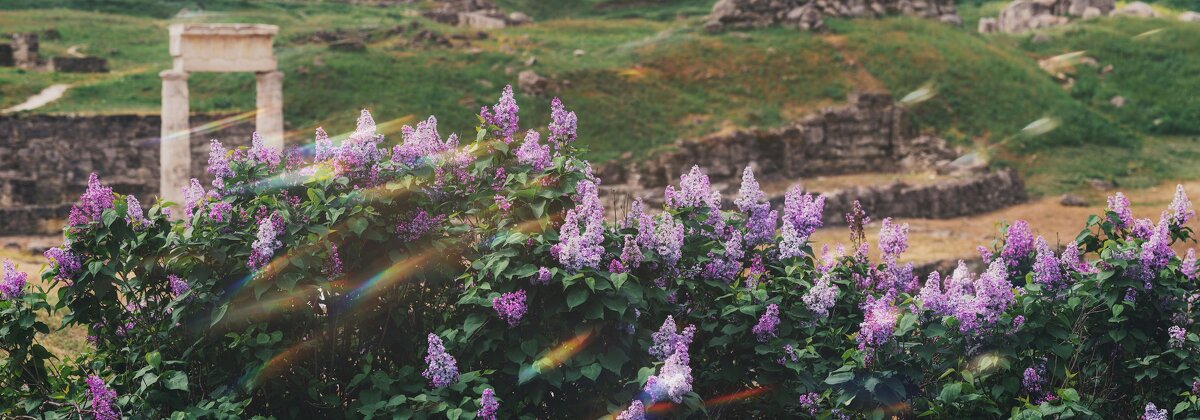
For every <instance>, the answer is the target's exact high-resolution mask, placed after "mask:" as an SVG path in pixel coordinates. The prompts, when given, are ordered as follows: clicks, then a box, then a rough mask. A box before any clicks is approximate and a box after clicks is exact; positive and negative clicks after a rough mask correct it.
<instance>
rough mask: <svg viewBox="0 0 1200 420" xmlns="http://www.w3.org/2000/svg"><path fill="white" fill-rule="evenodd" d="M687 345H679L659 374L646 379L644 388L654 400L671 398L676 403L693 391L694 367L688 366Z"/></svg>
mask: <svg viewBox="0 0 1200 420" xmlns="http://www.w3.org/2000/svg"><path fill="white" fill-rule="evenodd" d="M688 361H689V357H688V351H687V347H685V346H679V348H677V349H676V350H675V352H674V353H672V354H671V355H670V356H669V357H667V360H666V363H665V364H663V366H662V368H660V369H659V371H658V375H654V376H651V377H649V378H648V379H646V386H645V388H644V389H643V390H644V391H645V392H646V393H647V394H648V395H650V398H651V399H653V400H654V401H663V400H666V399H670V400H671V401H673V402H675V403H676V404H678V403H681V402H683V396H684V395H685V394H687V393H689V392H692V368H691V367H690V366H688Z"/></svg>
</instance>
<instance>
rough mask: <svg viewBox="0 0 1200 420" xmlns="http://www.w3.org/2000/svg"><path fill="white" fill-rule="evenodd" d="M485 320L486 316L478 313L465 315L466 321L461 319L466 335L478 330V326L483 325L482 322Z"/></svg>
mask: <svg viewBox="0 0 1200 420" xmlns="http://www.w3.org/2000/svg"><path fill="white" fill-rule="evenodd" d="M486 321H487V316H485V315H483V314H480V313H473V314H470V315H467V319H466V321H463V332H464V333H466V335H467V337H470V336H471V335H472V334H474V333H475V330H478V329H479V327H481V326H483V323H484V322H486Z"/></svg>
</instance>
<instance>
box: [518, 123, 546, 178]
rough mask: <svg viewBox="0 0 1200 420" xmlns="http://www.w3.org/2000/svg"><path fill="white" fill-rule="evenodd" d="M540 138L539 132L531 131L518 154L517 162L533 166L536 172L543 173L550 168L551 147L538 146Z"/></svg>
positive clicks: (526, 134) (519, 148) (526, 135)
mask: <svg viewBox="0 0 1200 420" xmlns="http://www.w3.org/2000/svg"><path fill="white" fill-rule="evenodd" d="M540 136H541V135H540V134H538V132H537V131H533V130H529V132H527V133H525V140H524V141H522V142H521V147H518V148H517V152H516V154H517V162H519V163H521V164H523V165H529V166H532V167H533V171H534V172H541V171H544V170H546V168H549V167H550V145H548V144H538V138H539V137H540Z"/></svg>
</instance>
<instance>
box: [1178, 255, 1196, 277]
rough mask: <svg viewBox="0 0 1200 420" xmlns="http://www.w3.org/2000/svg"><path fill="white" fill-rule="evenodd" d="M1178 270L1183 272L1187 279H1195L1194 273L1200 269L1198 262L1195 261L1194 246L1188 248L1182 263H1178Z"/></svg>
mask: <svg viewBox="0 0 1200 420" xmlns="http://www.w3.org/2000/svg"><path fill="white" fill-rule="evenodd" d="M1179 271H1181V272H1183V276H1184V277H1187V279H1188V280H1191V281H1196V273H1197V271H1200V264H1198V263H1197V261H1196V250H1195V249H1194V248H1190V249H1188V252H1187V256H1186V257H1185V258H1184V259H1183V263H1182V264H1180V267H1179Z"/></svg>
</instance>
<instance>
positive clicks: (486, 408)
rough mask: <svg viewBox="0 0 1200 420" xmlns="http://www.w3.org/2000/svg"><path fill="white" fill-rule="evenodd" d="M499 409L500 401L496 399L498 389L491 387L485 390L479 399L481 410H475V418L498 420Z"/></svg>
mask: <svg viewBox="0 0 1200 420" xmlns="http://www.w3.org/2000/svg"><path fill="white" fill-rule="evenodd" d="M497 411H500V403H499V402H498V401H496V391H495V390H493V389H491V388H488V389H485V390H483V396H482V397H480V399H479V411H476V412H475V418H477V419H487V420H496V412H497Z"/></svg>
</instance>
